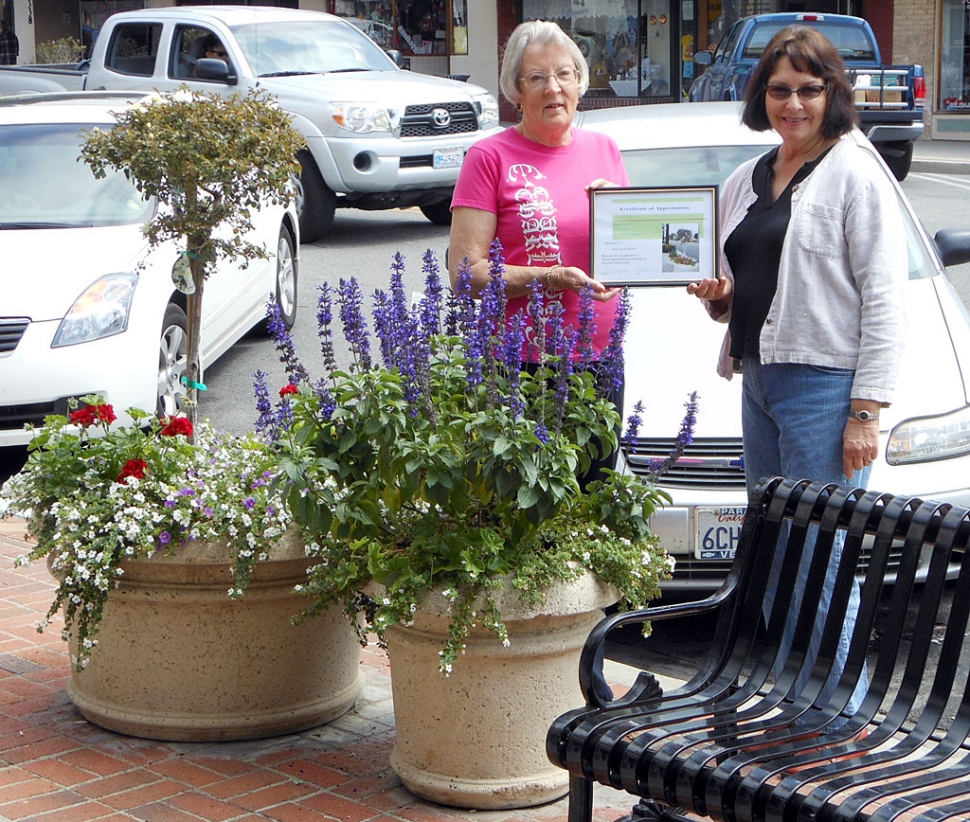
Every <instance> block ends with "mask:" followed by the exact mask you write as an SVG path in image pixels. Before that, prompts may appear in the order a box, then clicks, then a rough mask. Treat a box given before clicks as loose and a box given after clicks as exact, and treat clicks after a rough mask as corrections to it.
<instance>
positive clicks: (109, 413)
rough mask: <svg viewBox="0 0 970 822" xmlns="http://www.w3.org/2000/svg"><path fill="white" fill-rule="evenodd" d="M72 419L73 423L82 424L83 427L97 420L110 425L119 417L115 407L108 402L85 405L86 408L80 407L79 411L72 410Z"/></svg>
mask: <svg viewBox="0 0 970 822" xmlns="http://www.w3.org/2000/svg"><path fill="white" fill-rule="evenodd" d="M70 419H71V423H72V424H73V425H80V426H81V427H82V428H87V427H88V426H90V425H94V424H95V423H97V422H103V423H104V424H105V425H110V424H111V423H113V422H114V421H115V420H116V419H118V418H117V417H116V416H115V410H114V408H112V407H111V406H110V405H108V404H107V403H98V404H97V405H85V406H84V408H78V409H77V411H72V412H71V417H70Z"/></svg>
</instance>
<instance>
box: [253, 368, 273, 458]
mask: <svg viewBox="0 0 970 822" xmlns="http://www.w3.org/2000/svg"><path fill="white" fill-rule="evenodd" d="M266 377H267V374H266V372H265V371H263V370H259V371H257V372H256V373H255V374H253V393H254V394H255V395H256V410H257V411H258V412H259V417H258V419H257V420H256V430H257V431H258V432H259V433H261V434H263V435H264V436H266V437H267V438H268V439H269V441H270V442H276V441H277V440H278V439H279V432H278V431H277V430H276V417H275V415H274V414H273V403H272V401H271V400H270V398H269V388H268V387H267V385H266Z"/></svg>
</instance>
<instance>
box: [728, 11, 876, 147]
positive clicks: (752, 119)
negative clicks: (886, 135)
mask: <svg viewBox="0 0 970 822" xmlns="http://www.w3.org/2000/svg"><path fill="white" fill-rule="evenodd" d="M782 57H787V58H788V60H789V62H790V63H791V64H792V67H793V68H794V69H795V71H802V72H805V73H806V74H812V75H814V76H815V77H818V78H819V79H820V80H822V81H824V82H825V96H826V101H825V115H824V117H823V118H822V134H823V135H824V136H825V137H829V138H835V137H841V136H842V135H843V134H846V133H848V132H850V131H852V129H853V127H855V126H856V125H858V123H859V115H858V113H857V112H856V108H855V101H854V100H853V92H852V85H851V84H850V83H849V78H848V77H847V76H846V73H845V63H843V62H842V57H841V56H840V55H839V52H838V50H837V49H836V48H835V46H834V45H833V44H832V41H831V40H829V39H828V37H826V36H825V35H824V34H822V32H821V31H819V30H818V29H817V28H814V27H812V26H786V27H785V28H783V29H781V30H780V31H779V32H778V33H777V34H775V36H774V37H772V38H771V40H770V41H769V42H768V45H767V46H765V50H764V52H763V53H762V55H761V59H760V60H759V61H758V65H757V66H755V69H754V73H753V74H752V75H751V79H750V81H749V82H748V88H747V89H746V91H745V93H744V113H743V114H742V115H741V120H742V122H743V123H744V124H745V125H746V126H748V127H749V128H752V129H754V130H755V131H768V130H769V129H770V128H771V123H770V122H769V120H768V111H767V109H766V107H765V96H766V93H767V92H766V91H765V88H766V86H767V85H768V81H769V80H770V79H771V75H772V74H773V73H774V71H775V69H776V68H777V67H778V63H779V62H780V61H781V58H782Z"/></svg>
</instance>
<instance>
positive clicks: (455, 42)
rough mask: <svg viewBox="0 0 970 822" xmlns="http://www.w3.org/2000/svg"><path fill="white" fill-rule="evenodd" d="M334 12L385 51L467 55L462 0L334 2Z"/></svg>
mask: <svg viewBox="0 0 970 822" xmlns="http://www.w3.org/2000/svg"><path fill="white" fill-rule="evenodd" d="M449 9H450V10H451V14H450V19H449ZM335 11H336V13H337V14H338V15H339V16H340V17H346V18H347V19H348V20H349V21H350V22H351V23H353V24H354V25H355V26H357V28H359V29H360V30H361V31H363V32H364V33H365V34H367V35H369V36H370V37H371V38H373V39H374V40H376V41H377V43H378V45H380V46H381V47H382V48H385V49H390V48H394V49H399V50H400V51H401V52H403V53H404V54H406V55H409V56H410V55H426V54H438V55H447V54H468V25H467V22H466V21H467V16H466V0H451V2H449V0H336V2H335Z"/></svg>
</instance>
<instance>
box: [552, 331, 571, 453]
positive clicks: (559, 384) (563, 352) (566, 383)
mask: <svg viewBox="0 0 970 822" xmlns="http://www.w3.org/2000/svg"><path fill="white" fill-rule="evenodd" d="M575 339H576V337H575V334H573V333H571V332H570V331H567V332H565V333H564V334H563V335H562V340H561V342H560V355H559V364H558V367H557V368H556V379H555V383H556V398H555V402H554V407H555V411H556V417H555V422H554V424H553V431H555V433H556V436H559V434H561V433H562V426H563V422H564V421H565V419H566V405H567V403H568V402H569V393H570V386H571V383H572V376H573V346H574V344H575Z"/></svg>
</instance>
